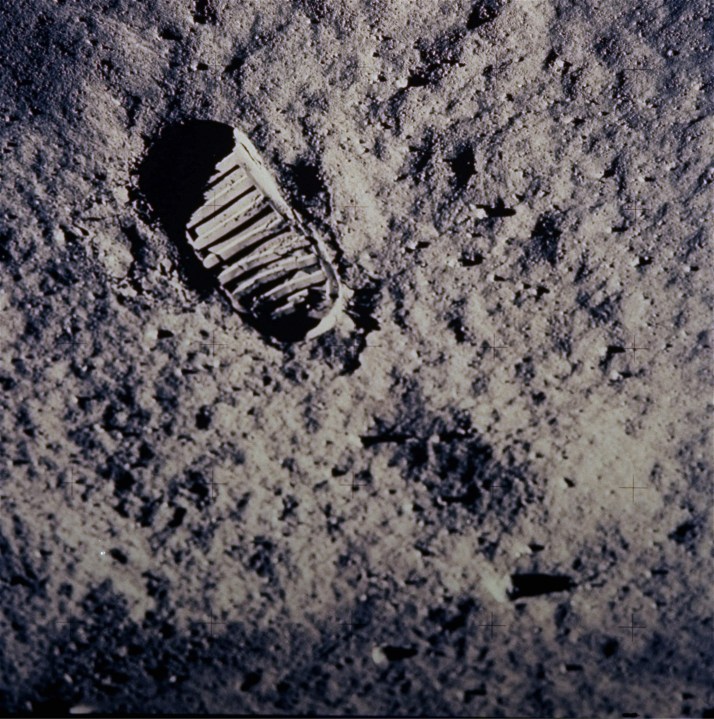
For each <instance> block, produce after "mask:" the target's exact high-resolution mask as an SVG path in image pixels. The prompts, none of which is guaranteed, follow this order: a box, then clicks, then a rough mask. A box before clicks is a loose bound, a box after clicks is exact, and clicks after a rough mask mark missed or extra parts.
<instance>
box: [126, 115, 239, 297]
mask: <svg viewBox="0 0 714 719" xmlns="http://www.w3.org/2000/svg"><path fill="white" fill-rule="evenodd" d="M232 147H233V128H231V127H230V125H226V124H224V123H221V122H212V121H209V120H191V121H188V122H184V123H181V124H177V125H170V126H169V127H167V128H166V129H165V130H164V131H163V132H162V134H161V135H160V137H159V138H158V140H157V141H156V142H155V143H154V144H153V145H152V146H151V148H150V150H149V152H148V153H147V154H146V157H145V158H144V160H143V161H142V162H141V165H140V166H139V190H140V191H141V193H142V195H143V196H144V197H145V198H146V200H147V202H148V203H149V204H150V205H151V207H152V209H153V210H154V212H155V213H156V215H157V217H158V219H159V220H160V221H161V224H162V225H163V226H164V229H165V230H166V232H167V234H168V235H169V237H170V238H171V239H172V240H174V242H175V243H176V246H177V247H178V249H179V252H180V255H181V260H182V267H183V268H184V270H185V272H186V280H187V282H188V284H189V285H190V286H191V287H192V288H193V289H195V290H197V291H199V292H201V293H202V294H205V293H206V292H207V291H208V290H209V289H212V287H213V286H214V284H215V283H214V282H213V281H212V279H211V275H210V274H209V273H207V272H206V271H205V270H204V269H203V267H202V266H201V263H200V261H199V260H198V259H197V258H196V256H195V254H194V253H193V252H192V251H191V249H190V247H189V246H188V243H187V242H186V224H187V223H188V221H189V219H190V217H191V214H192V213H193V212H194V210H195V209H196V208H197V207H199V206H200V205H201V203H202V201H203V193H204V191H205V187H206V184H207V182H208V179H209V178H210V177H211V175H212V174H213V173H214V171H215V167H216V164H217V163H218V161H219V160H220V159H221V158H223V157H225V156H226V155H227V154H228V153H229V152H230V151H231V149H232Z"/></svg>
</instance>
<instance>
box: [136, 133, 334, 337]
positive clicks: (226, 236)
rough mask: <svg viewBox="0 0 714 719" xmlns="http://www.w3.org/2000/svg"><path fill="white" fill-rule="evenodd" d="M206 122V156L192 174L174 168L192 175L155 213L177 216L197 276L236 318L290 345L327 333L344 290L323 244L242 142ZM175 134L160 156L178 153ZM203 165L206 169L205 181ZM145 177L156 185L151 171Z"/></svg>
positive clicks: (190, 169)
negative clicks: (200, 271)
mask: <svg viewBox="0 0 714 719" xmlns="http://www.w3.org/2000/svg"><path fill="white" fill-rule="evenodd" d="M206 124H208V123H206ZM211 125H212V126H213V128H212V129H211V132H212V133H213V136H212V140H211V144H210V146H209V144H206V148H207V149H206V153H205V154H208V155H209V157H206V156H205V154H204V153H200V151H199V152H198V154H204V156H202V157H201V158H200V159H201V162H202V166H201V167H200V169H199V166H198V163H195V162H191V163H189V162H188V161H187V165H188V166H186V165H184V167H183V168H182V169H183V170H188V172H189V174H191V175H193V178H194V179H193V180H192V187H191V192H189V193H186V194H185V195H184V197H185V202H186V203H187V204H184V203H177V202H176V196H175V195H174V198H173V202H172V203H171V205H172V206H171V207H169V206H168V205H166V203H164V205H166V206H165V207H164V210H165V212H163V213H162V212H160V214H164V215H166V214H172V215H173V217H172V221H171V224H172V225H173V226H174V229H175V230H176V229H178V228H177V227H176V221H177V219H178V214H180V216H181V218H182V219H181V223H182V226H183V231H182V234H183V233H185V237H186V239H187V240H188V244H189V246H190V247H191V248H192V249H193V252H194V253H195V255H196V256H197V257H198V259H199V260H200V262H201V263H202V265H203V268H204V272H205V271H207V272H208V273H210V274H211V275H212V276H213V277H215V278H216V279H217V280H218V283H219V285H220V287H221V288H222V289H223V290H224V291H225V292H226V294H227V295H228V297H229V299H230V300H231V303H232V304H233V306H234V307H235V309H236V310H237V311H238V313H239V314H240V315H241V316H242V317H243V319H244V320H245V321H246V322H247V323H248V324H250V325H251V326H253V327H254V328H256V329H257V330H258V331H260V332H261V333H262V334H263V335H264V336H266V337H270V338H273V339H275V340H278V341H281V342H297V341H301V340H308V339H313V338H315V337H318V336H319V335H321V334H323V333H325V332H328V331H329V330H331V329H332V328H333V327H334V326H335V324H336V322H337V320H338V318H339V317H340V316H341V315H342V314H343V309H344V304H345V302H344V300H345V295H346V292H347V290H346V288H345V287H344V286H343V285H342V284H341V283H340V281H339V278H338V276H337V272H336V271H335V269H334V265H333V262H332V261H331V259H330V256H331V255H330V252H329V249H328V247H327V245H326V243H325V242H323V241H322V240H321V239H320V238H318V237H316V236H315V233H314V232H310V231H308V229H307V228H306V226H305V224H304V223H303V222H302V221H301V219H300V217H299V216H298V215H297V214H296V213H295V212H294V211H293V209H292V208H291V207H290V206H289V205H288V203H287V202H286V200H285V199H284V198H283V196H282V194H281V192H280V189H279V187H278V185H277V183H276V181H275V179H274V178H273V177H272V175H271V173H270V171H269V170H268V169H267V167H266V165H265V164H264V163H263V162H262V160H261V159H260V155H259V154H258V151H257V150H256V148H255V146H254V145H253V144H252V143H251V141H250V140H249V139H248V137H247V136H246V135H245V134H244V133H242V132H240V131H239V130H237V129H234V128H228V127H227V126H226V125H218V123H211ZM199 129H200V131H201V132H203V129H202V128H199ZM181 136H183V135H181V134H180V133H179V134H178V135H177V136H176V138H174V140H173V141H172V143H171V144H172V146H173V149H174V152H171V151H169V152H166V150H164V151H163V152H162V154H169V155H171V154H175V152H178V151H180V148H179V147H178V145H179V142H178V140H179V137H181ZM193 149H194V153H195V152H196V147H195V145H194V148H193ZM209 150H210V152H209ZM154 159H155V160H156V161H158V157H157V158H154ZM154 159H152V160H151V162H149V165H148V166H149V168H151V163H152V162H154ZM155 164H156V162H154V165H155ZM207 164H210V166H211V167H212V170H211V171H210V172H211V174H210V177H209V178H208V180H207V181H206V179H205V178H206V175H207V174H208V173H207V172H206V166H207ZM163 172H164V173H165V172H166V169H165V166H164V171H163ZM182 174H183V173H182ZM152 179H153V184H154V185H156V184H158V183H157V182H156V174H155V173H153V178H152ZM196 183H200V185H198V186H197V184H196ZM148 184H149V185H151V182H149V183H148ZM173 187H174V189H175V187H176V186H175V185H173ZM199 187H200V189H199ZM155 194H157V193H155ZM149 199H150V201H151V198H149ZM152 204H154V206H155V207H156V206H157V203H152ZM181 205H183V206H182V207H181ZM157 209H160V208H157ZM189 212H190V213H191V214H190V216H189V217H188V218H187V217H186V215H187V214H188V213H189ZM183 223H185V224H183ZM165 224H166V223H165ZM176 234H178V233H176Z"/></svg>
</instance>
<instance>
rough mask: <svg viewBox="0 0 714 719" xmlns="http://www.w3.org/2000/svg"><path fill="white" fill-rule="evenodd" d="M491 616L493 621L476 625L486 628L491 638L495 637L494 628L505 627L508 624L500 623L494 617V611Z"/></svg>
mask: <svg viewBox="0 0 714 719" xmlns="http://www.w3.org/2000/svg"><path fill="white" fill-rule="evenodd" d="M490 616H491V621H489V622H486V623H485V624H477V625H476V626H477V627H481V628H485V629H486V630H487V632H486V633H487V634H488V636H489V638H490V639H493V630H494V628H496V627H505V626H507V625H506V624H499V623H498V622H496V621H495V620H494V617H493V612H491V615H490Z"/></svg>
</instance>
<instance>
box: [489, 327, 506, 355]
mask: <svg viewBox="0 0 714 719" xmlns="http://www.w3.org/2000/svg"><path fill="white" fill-rule="evenodd" d="M491 340H492V341H489V342H488V344H487V346H486V352H488V351H492V352H493V353H494V354H498V352H499V351H500V350H506V349H510V347H511V346H510V345H503V344H499V343H498V341H497V340H496V333H495V332H494V333H492V334H491Z"/></svg>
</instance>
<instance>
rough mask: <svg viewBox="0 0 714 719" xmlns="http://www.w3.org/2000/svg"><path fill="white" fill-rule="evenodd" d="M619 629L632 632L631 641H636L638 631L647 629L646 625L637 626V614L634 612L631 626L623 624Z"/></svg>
mask: <svg viewBox="0 0 714 719" xmlns="http://www.w3.org/2000/svg"><path fill="white" fill-rule="evenodd" d="M618 629H627V630H629V632H630V640H631V641H632V640H634V638H635V632H636V631H637V630H638V629H646V627H645V625H644V624H637V622H636V621H635V612H632V619H631V620H630V623H629V624H621V625H618Z"/></svg>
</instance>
